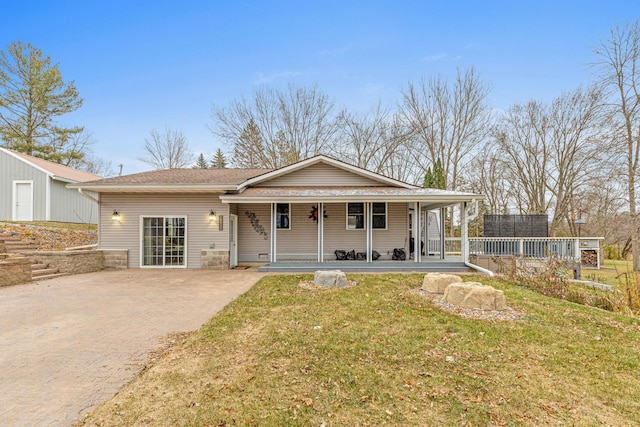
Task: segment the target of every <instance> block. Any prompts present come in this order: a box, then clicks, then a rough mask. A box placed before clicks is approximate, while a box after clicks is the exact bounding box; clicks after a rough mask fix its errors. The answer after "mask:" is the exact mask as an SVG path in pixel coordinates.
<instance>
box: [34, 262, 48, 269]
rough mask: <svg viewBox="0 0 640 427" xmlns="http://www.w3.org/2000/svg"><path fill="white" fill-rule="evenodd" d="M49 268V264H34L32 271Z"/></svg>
mask: <svg viewBox="0 0 640 427" xmlns="http://www.w3.org/2000/svg"><path fill="white" fill-rule="evenodd" d="M48 266H49V264H40V263H34V264H31V271H36V270H44V269H45V268H47V267H48Z"/></svg>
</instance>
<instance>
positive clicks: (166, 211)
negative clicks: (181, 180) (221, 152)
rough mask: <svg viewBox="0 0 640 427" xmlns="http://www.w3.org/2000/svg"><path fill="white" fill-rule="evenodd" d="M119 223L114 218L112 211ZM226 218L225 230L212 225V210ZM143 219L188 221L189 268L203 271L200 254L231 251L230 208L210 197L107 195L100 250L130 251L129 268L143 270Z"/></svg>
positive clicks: (103, 197)
mask: <svg viewBox="0 0 640 427" xmlns="http://www.w3.org/2000/svg"><path fill="white" fill-rule="evenodd" d="M114 209H115V210H117V211H118V213H119V214H120V221H118V222H115V221H113V220H112V219H111V214H112V213H113V210H114ZM211 209H213V210H214V211H215V212H216V214H218V215H223V216H224V220H223V224H224V230H223V231H219V230H218V226H217V225H214V224H212V223H210V222H209V211H210V210H211ZM142 216H145V217H146V216H176V217H182V216H184V217H186V218H187V233H186V234H187V236H186V245H187V267H188V268H200V255H201V254H200V252H201V250H202V249H208V248H210V247H211V246H214V248H215V249H216V250H219V251H224V250H229V211H228V206H227V205H224V204H222V203H221V202H220V200H219V199H218V197H217V196H216V195H211V194H164V195H162V194H154V195H144V194H143V195H140V194H108V193H103V194H101V195H100V221H99V227H98V229H99V234H100V247H101V248H102V249H128V250H129V268H139V267H140V243H141V239H142V237H141V233H140V223H141V220H140V218H141V217H142Z"/></svg>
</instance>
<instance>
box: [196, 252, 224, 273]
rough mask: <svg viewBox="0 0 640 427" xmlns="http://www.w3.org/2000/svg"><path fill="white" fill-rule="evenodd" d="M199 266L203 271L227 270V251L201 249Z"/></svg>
mask: <svg viewBox="0 0 640 427" xmlns="http://www.w3.org/2000/svg"><path fill="white" fill-rule="evenodd" d="M200 265H201V267H200V268H202V269H203V270H228V269H229V251H216V250H212V249H203V250H202V252H201V253H200Z"/></svg>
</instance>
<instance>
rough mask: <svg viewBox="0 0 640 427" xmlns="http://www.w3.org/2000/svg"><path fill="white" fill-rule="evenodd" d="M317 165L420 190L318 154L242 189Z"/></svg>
mask: <svg viewBox="0 0 640 427" xmlns="http://www.w3.org/2000/svg"><path fill="white" fill-rule="evenodd" d="M317 163H326V164H329V165H331V166H334V167H336V168H339V169H342V170H345V171H348V172H351V173H354V174H356V175H360V176H363V177H367V178H369V179H372V180H374V181H378V182H380V183H384V184H385V185H388V186H392V187H401V188H419V187H416V186H415V185H412V184H408V183H406V182H403V181H399V180H397V179H394V178H389V177H388V176H384V175H381V174H378V173H375V172H371V171H369V170H366V169H363V168H360V167H358V166H354V165H351V164H349V163H346V162H343V161H342V160H337V159H334V158H333V157H330V156H327V155H325V154H316V155H315V156H313V157H309V158H307V159H305V160H300V161H298V162H296V163H292V164H290V165H287V166H283V167H281V168H279V169H275V170H273V171H271V172H267V173H265V174H262V175H259V176H256V177H254V178H251V179H248V180H247V181H245V182H244V183H243V184H242V186H241V187H242V188H245V187H250V186H252V185H256V184H258V183H261V182H265V181H269V180H271V179H274V178H277V177H279V176H283V175H286V174H289V173H291V172H294V171H297V170H300V169H303V168H305V167H308V166H311V165H314V164H317Z"/></svg>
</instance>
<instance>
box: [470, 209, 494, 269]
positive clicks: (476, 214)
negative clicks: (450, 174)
mask: <svg viewBox="0 0 640 427" xmlns="http://www.w3.org/2000/svg"><path fill="white" fill-rule="evenodd" d="M471 203H473V206H474V210H473V214H468V212H469V211H468V210H467V215H466V218H465V229H466V230H467V235H466V236H464V237H465V239H467V245H466V247H465V253H464V265H466V266H467V267H470V268H473V269H474V270H476V271H479V272H480V273H484V274H486V275H487V276H490V277H494V276H495V274H494V273H493V271H491V270H487V269H486V268H483V267H480V266H479V265H475V264H471V263H470V262H469V235H468V234H469V223H470V222H471V221H473V220H474V219H476V218H477V217H478V213H479V210H478V201H477V200H476V199H473V200H471Z"/></svg>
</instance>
